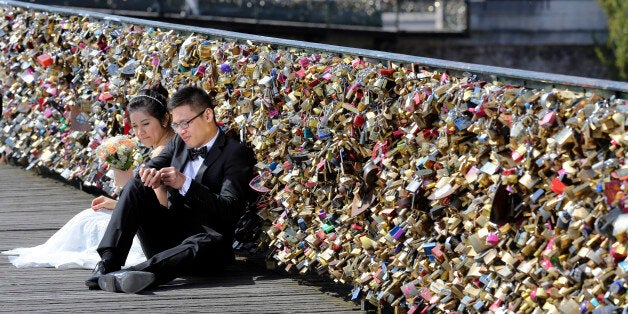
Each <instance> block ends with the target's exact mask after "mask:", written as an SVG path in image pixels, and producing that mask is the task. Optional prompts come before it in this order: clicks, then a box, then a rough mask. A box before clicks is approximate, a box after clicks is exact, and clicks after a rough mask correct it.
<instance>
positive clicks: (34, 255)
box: [2, 84, 174, 269]
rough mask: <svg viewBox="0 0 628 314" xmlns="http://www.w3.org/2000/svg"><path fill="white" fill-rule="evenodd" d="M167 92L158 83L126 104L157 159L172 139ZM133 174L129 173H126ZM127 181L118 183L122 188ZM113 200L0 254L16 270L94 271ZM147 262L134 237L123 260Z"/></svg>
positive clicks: (161, 192) (160, 192)
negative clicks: (49, 233)
mask: <svg viewBox="0 0 628 314" xmlns="http://www.w3.org/2000/svg"><path fill="white" fill-rule="evenodd" d="M167 97H168V92H167V91H166V89H165V88H164V87H163V86H162V85H161V84H155V85H153V86H151V87H149V88H147V89H143V90H141V91H140V92H139V93H138V94H137V95H136V96H135V97H133V98H132V99H131V101H130V102H129V104H128V110H129V118H130V120H131V127H132V128H133V132H134V134H135V136H136V137H137V138H138V139H139V141H140V142H141V143H142V144H143V145H144V146H146V147H150V148H152V152H151V154H150V156H151V157H154V156H157V155H158V154H159V153H160V152H161V151H162V149H163V148H164V147H165V146H166V144H167V143H168V142H169V141H170V139H172V137H173V136H174V132H173V131H172V128H171V127H170V114H169V113H168V110H167V108H166V103H167ZM128 171H129V172H131V173H132V170H128ZM124 183H126V182H120V183H119V184H120V185H124ZM155 193H156V195H157V198H158V199H159V201H160V202H161V203H162V204H164V205H166V204H167V202H168V200H167V195H166V191H165V189H164V188H163V187H161V188H158V189H155ZM116 204H117V201H116V200H113V199H111V198H108V197H105V196H99V197H97V198H95V199H94V200H93V201H92V204H91V207H90V208H88V209H85V210H83V211H82V212H80V213H78V214H77V215H76V216H74V217H73V218H72V219H70V221H68V222H67V223H66V224H65V225H64V226H63V227H61V229H59V230H58V231H57V232H55V234H54V235H52V237H50V239H48V240H47V241H46V242H45V243H44V244H41V245H38V246H35V247H30V248H16V249H13V250H9V251H5V252H2V253H3V254H7V255H9V256H8V258H9V262H11V263H12V264H13V265H15V266H16V267H55V268H59V269H67V268H86V269H93V268H94V267H95V266H96V263H98V261H100V256H99V255H98V253H97V252H96V248H97V247H98V244H99V243H100V240H101V239H102V237H103V234H104V233H105V229H106V228H107V224H108V223H109V219H110V218H111V212H112V210H113V209H114V208H115V206H116ZM145 260H146V257H145V256H144V253H143V252H142V248H141V246H140V242H139V240H138V238H137V236H136V237H135V238H134V239H133V246H132V247H131V251H130V252H129V255H128V257H127V260H126V265H135V264H138V263H140V262H143V261H145Z"/></svg>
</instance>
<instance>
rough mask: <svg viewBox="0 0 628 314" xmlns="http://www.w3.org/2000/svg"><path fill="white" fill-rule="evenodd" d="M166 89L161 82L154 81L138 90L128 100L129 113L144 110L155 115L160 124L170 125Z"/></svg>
mask: <svg viewBox="0 0 628 314" xmlns="http://www.w3.org/2000/svg"><path fill="white" fill-rule="evenodd" d="M167 104H168V91H167V90H166V88H165V87H163V86H162V85H161V83H155V84H152V85H150V86H148V87H147V88H145V89H142V90H140V91H139V92H138V93H137V94H136V95H135V96H133V98H131V101H129V105H128V106H129V113H131V112H133V111H137V110H146V112H147V113H148V114H149V115H151V116H153V117H155V118H156V119H157V120H159V122H161V124H162V125H166V126H170V122H171V121H170V115H169V114H168V107H167Z"/></svg>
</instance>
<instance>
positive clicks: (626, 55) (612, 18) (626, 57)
mask: <svg viewBox="0 0 628 314" xmlns="http://www.w3.org/2000/svg"><path fill="white" fill-rule="evenodd" d="M597 2H598V3H599V4H600V7H601V8H602V10H604V13H605V14H606V17H607V18H608V38H607V39H606V46H605V47H597V48H596V49H595V53H596V54H597V56H598V58H599V59H600V60H601V61H602V62H603V63H604V64H606V66H608V67H609V69H610V72H611V76H612V77H613V79H615V80H622V81H628V1H626V0H597Z"/></svg>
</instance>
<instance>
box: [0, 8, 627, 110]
mask: <svg viewBox="0 0 628 314" xmlns="http://www.w3.org/2000/svg"><path fill="white" fill-rule="evenodd" d="M0 5H5V6H16V7H24V8H27V9H34V10H41V11H48V12H54V13H58V14H62V15H80V16H84V17H88V18H93V19H101V20H105V21H108V22H109V23H119V24H134V25H144V26H148V27H156V28H167V29H172V30H175V31H179V32H182V33H196V34H205V35H207V36H210V37H211V38H214V39H218V40H223V41H235V42H246V41H247V40H250V41H253V42H258V43H264V44H269V45H272V46H274V47H288V48H297V49H303V50H306V51H312V52H327V53H333V54H336V55H339V56H356V57H360V58H363V59H365V60H366V61H369V62H374V63H380V62H381V63H383V64H387V63H390V62H392V63H395V64H398V65H401V66H413V65H414V66H421V67H426V68H429V69H431V70H438V71H444V72H448V73H449V74H450V75H475V76H476V77H477V79H479V80H484V81H499V82H502V83H504V84H512V85H518V86H522V87H526V88H539V89H541V88H543V89H552V88H564V89H568V90H572V91H575V92H595V93H598V94H600V95H602V96H605V97H610V96H616V97H619V98H622V99H628V82H619V81H610V80H602V79H594V78H585V77H577V76H569V75H562V74H552V73H545V72H535V71H527V70H518V69H510V68H503V67H496V66H488V65H480V64H472V63H463V62H456V61H448V60H441V59H433V58H424V57H418V56H410V55H405V54H398V53H390V52H383V51H374V50H367V49H359V48H349V47H342V46H335V45H328V44H319V43H310V42H304V41H297V40H290V39H280V38H273V37H267V36H258V35H251V34H244V33H238V32H232V31H224V30H219V29H212V28H202V27H194V26H186V25H179V24H173V23H164V22H157V21H150V20H145V19H138V18H130V17H122V16H117V15H110V14H104V13H98V12H91V11H87V10H76V9H68V8H61V7H51V6H44V5H39V4H33V3H25V2H20V1H10V0H4V1H0Z"/></svg>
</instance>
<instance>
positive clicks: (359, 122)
mask: <svg viewBox="0 0 628 314" xmlns="http://www.w3.org/2000/svg"><path fill="white" fill-rule="evenodd" d="M365 122H366V120H365V119H364V116H363V115H361V114H357V115H355V117H354V118H353V125H355V126H356V127H358V128H361V127H362V126H364V123H365Z"/></svg>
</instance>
